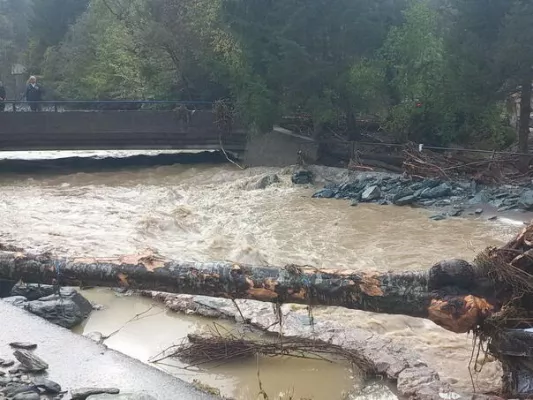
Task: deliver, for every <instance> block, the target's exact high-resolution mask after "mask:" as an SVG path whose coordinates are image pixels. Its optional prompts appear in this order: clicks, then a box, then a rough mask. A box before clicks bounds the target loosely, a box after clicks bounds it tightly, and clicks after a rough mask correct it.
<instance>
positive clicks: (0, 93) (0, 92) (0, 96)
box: [0, 81, 6, 111]
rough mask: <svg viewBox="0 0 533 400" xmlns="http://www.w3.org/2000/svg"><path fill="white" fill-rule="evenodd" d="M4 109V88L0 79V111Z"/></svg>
mask: <svg viewBox="0 0 533 400" xmlns="http://www.w3.org/2000/svg"><path fill="white" fill-rule="evenodd" d="M5 109H6V88H5V87H4V84H3V83H2V81H0V111H4V110H5Z"/></svg>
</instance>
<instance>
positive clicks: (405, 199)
mask: <svg viewBox="0 0 533 400" xmlns="http://www.w3.org/2000/svg"><path fill="white" fill-rule="evenodd" d="M417 200H418V199H417V198H416V197H415V196H405V197H402V198H399V199H397V200H394V201H393V203H394V204H396V205H397V206H406V205H408V204H413V203H415V202H416V201H417Z"/></svg>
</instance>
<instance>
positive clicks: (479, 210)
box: [474, 208, 483, 215]
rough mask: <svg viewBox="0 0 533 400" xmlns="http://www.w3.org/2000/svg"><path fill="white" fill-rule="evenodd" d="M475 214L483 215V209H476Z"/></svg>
mask: <svg viewBox="0 0 533 400" xmlns="http://www.w3.org/2000/svg"><path fill="white" fill-rule="evenodd" d="M474 212H475V213H476V214H478V215H479V214H483V209H482V208H478V209H476V211H474Z"/></svg>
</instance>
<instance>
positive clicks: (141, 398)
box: [87, 393, 156, 400]
mask: <svg viewBox="0 0 533 400" xmlns="http://www.w3.org/2000/svg"><path fill="white" fill-rule="evenodd" d="M87 400H156V399H155V397H153V396H150V395H149V394H145V393H123V394H119V395H112V394H97V395H94V396H89V397H87Z"/></svg>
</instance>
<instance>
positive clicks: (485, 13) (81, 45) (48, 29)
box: [0, 0, 533, 153]
mask: <svg viewBox="0 0 533 400" xmlns="http://www.w3.org/2000/svg"><path fill="white" fill-rule="evenodd" d="M531 20H533V2H532V1H531V0H327V1H326V0H0V76H1V77H2V78H3V80H4V81H6V80H7V79H8V77H9V75H10V74H11V66H12V65H13V64H15V63H18V64H22V65H24V66H25V67H26V70H27V73H28V75H30V74H34V75H37V76H38V77H39V79H40V81H41V82H42V83H43V84H44V85H45V87H46V88H47V96H48V98H49V99H68V100H96V99H99V100H109V99H139V100H140V99H143V100H144V99H146V100H150V99H154V100H183V101H215V100H218V99H228V100H229V101H230V102H231V104H233V106H234V109H235V110H236V111H237V112H238V114H239V118H241V119H242V120H243V121H244V122H245V123H246V124H248V126H250V127H251V128H254V129H256V130H258V131H267V130H268V129H270V128H271V127H272V126H273V125H274V124H278V123H279V122H280V121H281V120H282V119H283V118H287V117H288V116H291V117H297V118H301V119H305V120H306V121H308V122H309V124H310V130H311V131H312V134H315V135H320V134H322V133H324V132H330V131H334V132H341V133H347V132H348V133H349V134H351V135H353V134H355V135H357V134H358V132H359V131H360V127H359V125H360V124H359V121H361V120H369V119H370V120H372V121H377V122H378V123H379V126H380V131H382V132H387V133H389V134H393V135H394V137H395V139H396V140H398V141H401V142H406V141H414V142H422V141H423V142H424V143H428V144H433V145H449V144H462V145H475V146H476V147H479V148H490V149H502V148H508V146H509V145H511V144H512V143H513V142H515V141H516V139H517V138H518V150H519V151H520V152H524V153H525V152H527V150H528V143H527V139H528V135H529V126H530V114H531V82H532V81H533V69H532V66H533V24H531V22H530V21H531ZM13 97H16V94H15V95H13ZM520 99H521V101H520ZM519 103H521V104H523V105H524V106H523V107H517V104H519ZM513 124H514V125H513ZM517 133H518V135H517Z"/></svg>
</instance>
